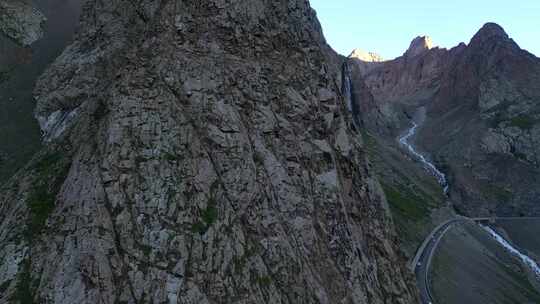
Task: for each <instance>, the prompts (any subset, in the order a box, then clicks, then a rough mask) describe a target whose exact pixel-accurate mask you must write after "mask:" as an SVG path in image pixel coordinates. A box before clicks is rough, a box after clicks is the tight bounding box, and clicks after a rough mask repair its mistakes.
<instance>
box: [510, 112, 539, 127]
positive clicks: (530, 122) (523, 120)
mask: <svg viewBox="0 0 540 304" xmlns="http://www.w3.org/2000/svg"><path fill="white" fill-rule="evenodd" d="M536 122H537V121H536V119H534V118H532V117H531V116H529V115H520V116H517V117H514V118H512V119H511V120H510V126H512V127H518V128H520V129H523V130H530V129H532V127H533V126H534V124H535V123H536Z"/></svg>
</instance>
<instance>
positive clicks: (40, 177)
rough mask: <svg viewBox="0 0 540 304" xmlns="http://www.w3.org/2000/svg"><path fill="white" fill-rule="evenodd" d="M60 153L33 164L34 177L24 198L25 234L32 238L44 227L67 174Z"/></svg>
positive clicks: (47, 156)
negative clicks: (25, 211)
mask: <svg viewBox="0 0 540 304" xmlns="http://www.w3.org/2000/svg"><path fill="white" fill-rule="evenodd" d="M62 160H63V156H62V155H61V154H60V153H50V154H46V155H45V156H43V157H42V158H41V159H40V160H39V161H38V162H37V163H36V164H35V165H34V169H35V171H36V178H35V181H34V184H33V188H32V189H30V193H29V194H28V198H27V200H26V203H27V206H28V209H29V216H28V223H27V228H26V231H25V236H26V238H27V239H28V240H30V241H31V240H32V239H33V238H34V237H35V236H36V235H38V234H40V233H41V232H42V230H43V228H44V227H45V224H46V222H47V219H48V218H49V216H50V215H51V213H52V212H53V211H54V207H55V199H56V194H57V193H58V191H59V190H60V187H61V185H62V182H63V181H64V179H65V176H66V175H67V169H68V167H67V165H66V164H65V163H63V162H62Z"/></svg>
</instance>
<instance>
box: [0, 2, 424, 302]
mask: <svg viewBox="0 0 540 304" xmlns="http://www.w3.org/2000/svg"><path fill="white" fill-rule="evenodd" d="M339 62H340V59H339V58H338V57H337V55H335V54H334V53H333V52H332V51H331V49H330V48H329V47H328V46H327V45H326V43H325V41H324V38H323V36H322V31H321V29H320V26H319V24H318V22H317V20H316V17H315V13H314V12H313V11H312V10H311V8H310V7H309V3H308V2H307V1H303V0H290V1H264V0H253V1H227V2H226V1H220V0H213V1H195V2H194V1H166V0H162V1H146V0H140V1H134V2H125V1H118V0H112V1H91V2H90V3H89V4H88V6H87V7H86V10H85V12H84V16H83V18H82V24H81V30H80V31H79V33H78V37H77V39H76V41H75V42H74V43H73V44H72V45H71V46H69V47H68V48H67V49H66V50H65V51H64V52H63V54H62V55H61V56H60V57H59V58H58V59H57V61H56V62H55V63H54V64H53V65H52V66H51V67H50V68H49V70H48V71H47V72H46V73H45V74H44V75H43V76H42V78H41V80H40V81H39V83H38V85H37V88H36V91H35V94H36V99H37V107H36V112H35V113H36V116H37V118H38V120H39V121H40V123H41V127H42V128H43V131H44V134H45V136H46V140H47V142H48V144H47V147H46V148H45V149H44V150H43V151H42V152H41V153H40V154H39V155H38V156H36V158H35V159H34V161H33V162H32V163H31V164H29V165H28V166H27V168H25V170H23V171H21V172H20V173H19V174H18V175H17V176H15V177H14V178H13V179H12V180H11V181H10V183H8V184H7V185H6V186H5V187H4V188H3V189H2V191H1V194H0V211H1V213H0V214H1V215H0V243H1V244H2V245H3V246H2V247H0V286H1V287H0V288H2V292H1V293H0V303H3V302H7V301H8V299H11V301H15V302H24V300H28V299H30V300H34V301H35V302H39V303H66V304H67V303H111V304H112V303H416V301H417V298H416V291H415V287H414V284H413V283H412V282H413V280H412V276H411V275H410V274H409V273H408V271H407V270H406V269H405V267H404V261H403V259H402V258H401V256H400V254H399V252H398V250H397V246H396V239H395V235H394V232H393V224H392V220H391V218H390V216H389V213H388V210H387V206H386V201H385V198H384V195H383V194H382V192H381V190H380V186H379V184H378V182H377V181H376V179H374V178H373V176H372V173H371V171H370V167H369V165H368V163H367V161H366V157H365V155H364V153H363V148H362V143H361V140H360V138H359V136H358V134H357V133H355V132H354V131H353V128H352V119H351V117H350V114H349V112H348V111H347V108H346V105H345V102H344V100H343V98H342V96H341V92H340V90H339V88H340V82H341V80H340V76H339V75H340V73H339V72H340V69H339V64H338V63H339Z"/></svg>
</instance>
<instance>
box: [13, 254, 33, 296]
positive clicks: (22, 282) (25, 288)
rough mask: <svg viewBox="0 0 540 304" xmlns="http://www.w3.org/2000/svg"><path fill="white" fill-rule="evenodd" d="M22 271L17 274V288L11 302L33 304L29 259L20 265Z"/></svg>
mask: <svg viewBox="0 0 540 304" xmlns="http://www.w3.org/2000/svg"><path fill="white" fill-rule="evenodd" d="M22 266H23V270H22V271H21V272H19V277H18V279H17V280H18V281H17V286H16V289H15V293H14V294H13V296H12V298H11V301H13V302H14V303H19V304H34V291H33V289H32V277H31V275H30V273H31V269H30V268H31V261H30V260H29V259H27V260H25V261H24V262H23V263H22Z"/></svg>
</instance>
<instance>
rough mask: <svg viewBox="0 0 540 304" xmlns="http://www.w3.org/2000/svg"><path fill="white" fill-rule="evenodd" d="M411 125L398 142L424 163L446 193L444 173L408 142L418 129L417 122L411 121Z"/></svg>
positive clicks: (446, 185) (446, 186) (446, 184)
mask: <svg viewBox="0 0 540 304" xmlns="http://www.w3.org/2000/svg"><path fill="white" fill-rule="evenodd" d="M412 124H413V126H412V128H410V129H409V130H408V131H407V133H406V134H405V135H403V136H402V137H401V138H400V139H399V142H400V143H401V144H402V145H403V146H405V147H407V149H408V150H409V152H410V153H411V154H412V155H414V157H416V158H417V159H418V160H420V162H422V164H423V165H424V167H425V168H426V169H427V170H428V171H429V172H430V173H431V174H432V175H433V176H435V177H436V178H437V181H438V182H439V184H440V185H441V186H442V187H443V191H444V193H445V194H448V189H449V187H448V180H447V179H446V175H445V174H444V173H442V172H441V171H440V170H439V169H437V167H435V165H434V164H432V163H431V162H430V161H429V160H427V158H426V157H425V156H424V155H422V154H420V153H419V152H418V151H416V149H415V148H414V147H413V145H412V144H411V143H410V142H409V140H410V139H411V138H412V137H413V136H414V135H415V134H416V130H417V129H418V124H417V123H416V122H414V121H413V122H412Z"/></svg>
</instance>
